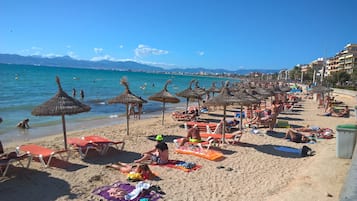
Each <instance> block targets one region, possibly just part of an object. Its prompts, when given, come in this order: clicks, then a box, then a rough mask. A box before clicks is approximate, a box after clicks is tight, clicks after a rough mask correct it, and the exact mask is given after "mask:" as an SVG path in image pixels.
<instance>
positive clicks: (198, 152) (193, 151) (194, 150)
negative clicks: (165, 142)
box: [175, 146, 223, 161]
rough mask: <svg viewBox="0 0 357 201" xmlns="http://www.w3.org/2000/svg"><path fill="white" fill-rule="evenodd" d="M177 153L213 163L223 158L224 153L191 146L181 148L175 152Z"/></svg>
mask: <svg viewBox="0 0 357 201" xmlns="http://www.w3.org/2000/svg"><path fill="white" fill-rule="evenodd" d="M175 152H176V153H180V154H188V155H193V156H198V157H201V158H204V159H208V160H211V161H214V160H217V159H219V158H222V157H223V154H222V152H220V151H216V150H211V149H202V148H199V147H191V146H180V147H177V148H176V150H175Z"/></svg>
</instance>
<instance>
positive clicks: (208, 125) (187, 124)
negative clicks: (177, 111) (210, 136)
mask: <svg viewBox="0 0 357 201" xmlns="http://www.w3.org/2000/svg"><path fill="white" fill-rule="evenodd" d="M194 125H197V127H198V129H199V130H200V132H207V131H208V129H209V131H212V130H213V131H214V130H215V129H216V127H217V124H216V123H204V122H195V121H188V122H185V123H184V126H185V129H186V130H188V129H190V128H192V127H193V126H194Z"/></svg>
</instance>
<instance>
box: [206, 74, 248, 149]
mask: <svg viewBox="0 0 357 201" xmlns="http://www.w3.org/2000/svg"><path fill="white" fill-rule="evenodd" d="M228 85H229V81H226V83H225V85H224V87H223V88H222V91H221V92H220V93H219V94H218V95H217V96H215V97H212V98H211V99H209V100H208V101H207V104H215V105H221V106H223V122H226V116H227V114H226V111H227V106H228V105H232V104H234V103H240V102H241V100H240V99H239V98H238V97H237V96H234V95H233V94H232V93H231V92H230V90H229V87H228ZM225 132H226V124H225V123H223V128H222V143H226V141H225Z"/></svg>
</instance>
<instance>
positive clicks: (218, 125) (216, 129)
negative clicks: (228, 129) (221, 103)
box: [206, 123, 222, 134]
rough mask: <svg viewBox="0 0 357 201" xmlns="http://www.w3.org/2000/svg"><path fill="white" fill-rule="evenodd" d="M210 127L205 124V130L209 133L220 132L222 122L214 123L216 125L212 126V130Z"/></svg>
mask: <svg viewBox="0 0 357 201" xmlns="http://www.w3.org/2000/svg"><path fill="white" fill-rule="evenodd" d="M211 128H212V126H209V125H207V126H206V132H207V133H210V134H216V133H222V123H218V124H216V127H214V129H213V130H212V129H211Z"/></svg>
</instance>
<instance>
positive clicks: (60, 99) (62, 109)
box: [31, 76, 91, 149]
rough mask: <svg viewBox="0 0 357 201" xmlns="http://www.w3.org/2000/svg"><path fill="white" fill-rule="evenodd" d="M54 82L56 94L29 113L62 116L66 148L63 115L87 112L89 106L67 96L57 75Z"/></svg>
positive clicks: (65, 145) (65, 137)
mask: <svg viewBox="0 0 357 201" xmlns="http://www.w3.org/2000/svg"><path fill="white" fill-rule="evenodd" d="M56 82H57V84H58V92H57V94H56V95H55V96H54V97H52V98H51V99H50V100H48V101H46V102H45V103H43V104H41V105H39V106H37V107H36V108H34V109H33V110H32V112H31V114H32V115H35V116H62V127H63V138H64V148H65V149H67V134H66V121H65V117H64V115H72V114H78V113H82V112H88V111H89V110H90V109H91V108H90V107H89V106H88V105H85V104H83V103H81V102H80V101H78V100H76V99H74V98H72V97H71V96H68V94H67V93H66V92H64V91H63V90H62V87H61V83H60V79H59V78H58V76H57V77H56Z"/></svg>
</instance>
